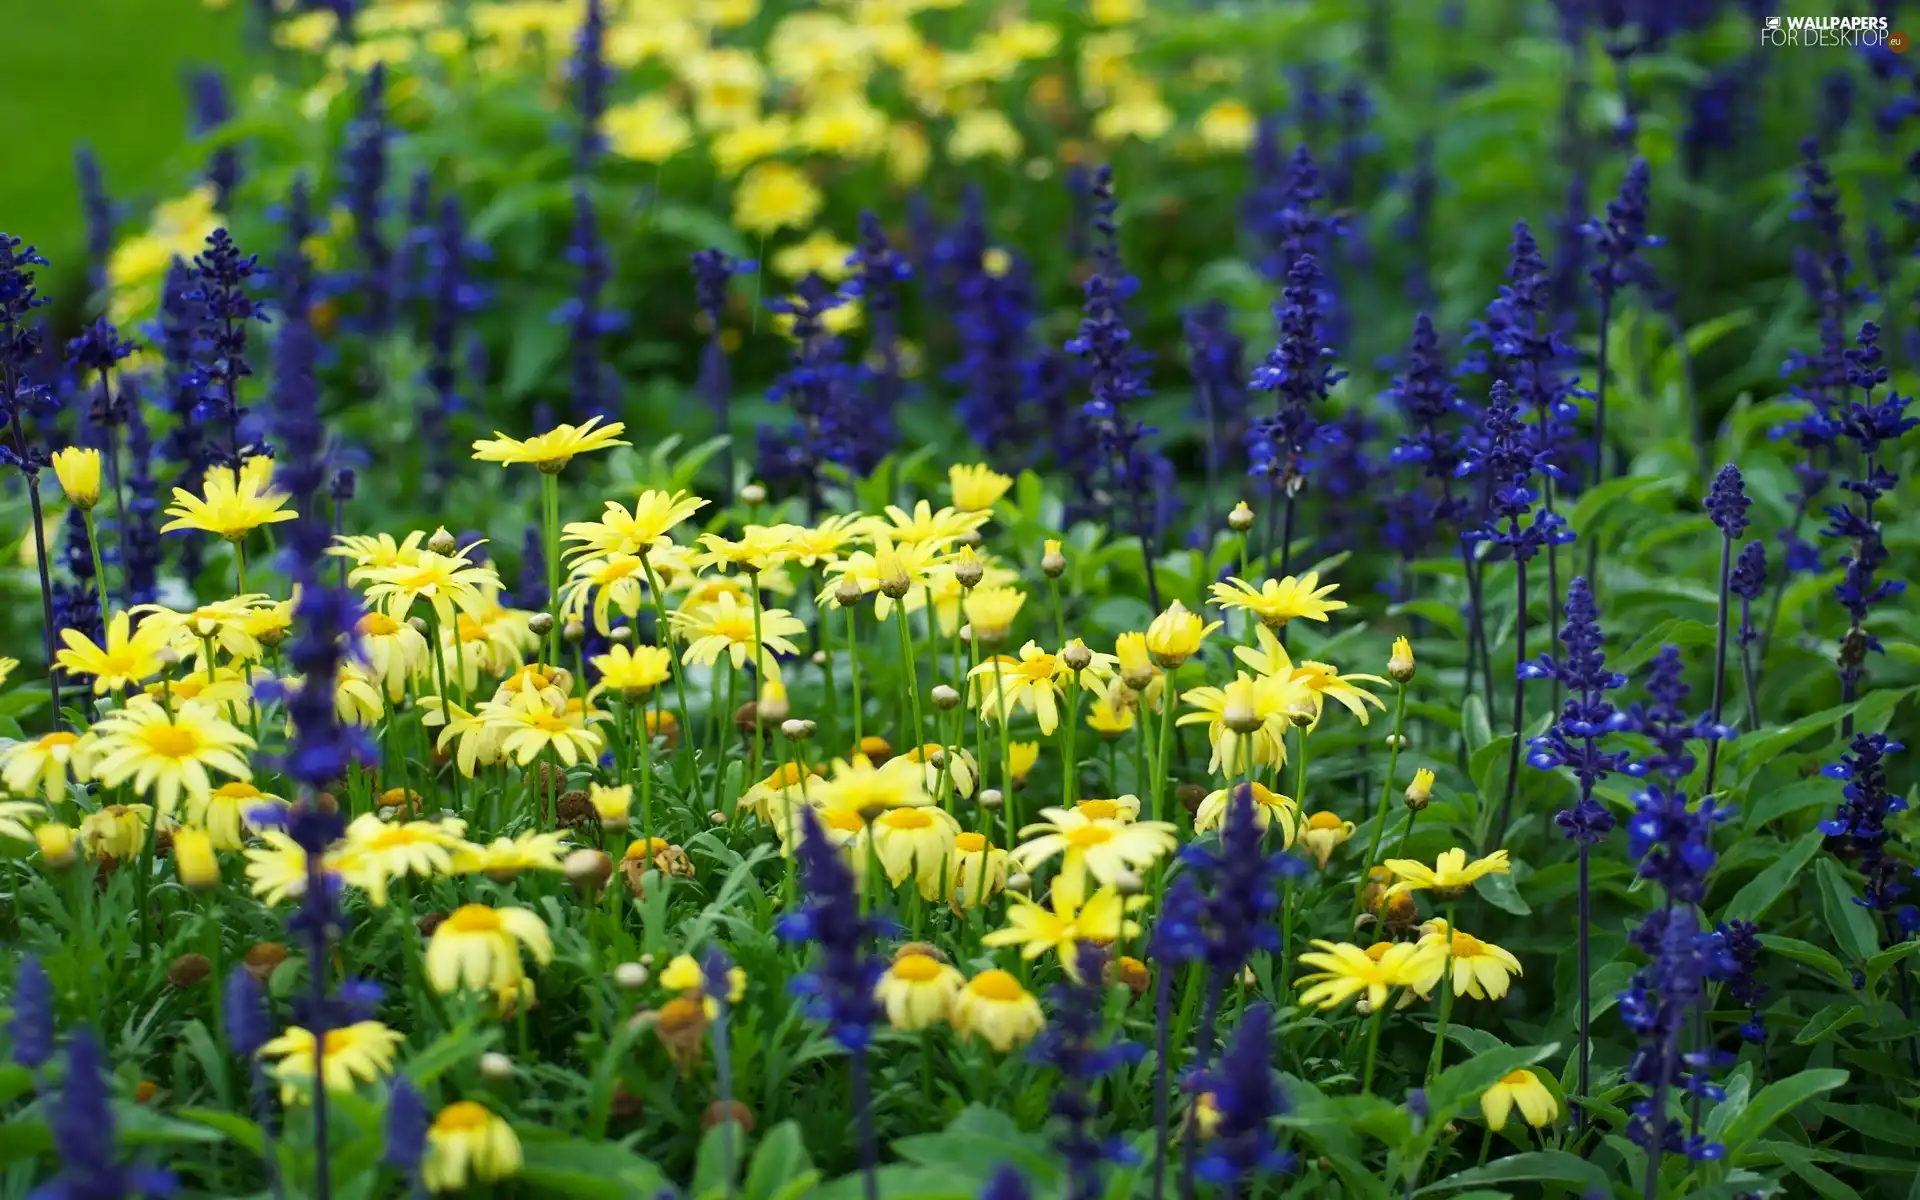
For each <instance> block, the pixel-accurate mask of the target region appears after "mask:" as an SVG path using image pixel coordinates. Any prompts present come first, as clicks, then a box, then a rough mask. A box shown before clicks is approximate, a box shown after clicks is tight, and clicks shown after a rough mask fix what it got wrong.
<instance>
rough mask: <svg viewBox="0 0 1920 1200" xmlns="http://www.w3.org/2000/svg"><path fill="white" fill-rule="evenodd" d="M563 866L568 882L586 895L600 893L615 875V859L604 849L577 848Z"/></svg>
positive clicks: (568, 856)
mask: <svg viewBox="0 0 1920 1200" xmlns="http://www.w3.org/2000/svg"><path fill="white" fill-rule="evenodd" d="M561 866H562V869H563V870H564V871H565V873H566V876H567V882H568V883H571V884H572V885H573V886H574V890H576V891H578V892H581V893H583V894H586V895H593V894H596V893H598V892H599V891H600V889H601V888H603V887H605V886H607V880H608V879H610V878H612V876H613V859H611V858H609V857H607V852H606V851H604V850H575V851H574V852H573V853H572V854H569V855H567V858H566V861H565V862H564V863H562V864H561Z"/></svg>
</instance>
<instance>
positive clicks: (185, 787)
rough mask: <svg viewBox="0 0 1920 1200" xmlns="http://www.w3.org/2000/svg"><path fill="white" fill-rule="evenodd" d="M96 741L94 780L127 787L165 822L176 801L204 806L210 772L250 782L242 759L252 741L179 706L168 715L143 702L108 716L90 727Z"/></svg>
mask: <svg viewBox="0 0 1920 1200" xmlns="http://www.w3.org/2000/svg"><path fill="white" fill-rule="evenodd" d="M94 732H95V733H96V734H97V735H98V737H99V746H98V751H97V752H98V755H99V757H98V760H97V761H96V763H95V764H94V767H93V771H94V774H95V775H96V776H97V777H98V778H99V779H100V781H101V782H102V783H103V784H105V785H106V786H107V787H119V786H121V785H122V784H130V785H131V788H132V790H133V791H134V792H135V793H137V794H139V795H142V796H150V797H152V799H153V802H154V806H155V808H156V809H157V811H158V812H159V814H160V815H161V816H162V817H168V816H171V815H172V813H173V810H174V808H175V806H176V805H178V804H179V803H180V799H181V797H182V796H185V797H187V798H188V799H189V801H190V802H191V803H195V804H204V803H206V801H207V799H208V796H209V794H210V793H211V792H212V791H213V786H214V785H213V778H212V775H211V774H210V772H214V771H217V772H219V773H220V774H222V775H227V776H230V777H232V778H234V779H242V780H244V779H250V778H252V776H253V770H252V768H251V767H249V766H248V765H247V759H246V753H247V751H249V750H251V749H253V744H254V743H253V739H252V738H250V737H248V736H247V735H246V734H244V733H242V732H240V730H239V729H237V728H235V727H234V725H233V723H232V722H230V721H228V720H226V719H225V718H223V717H221V716H219V715H218V714H217V713H215V712H214V711H213V710H212V709H210V708H207V707H205V706H203V705H199V704H182V705H180V706H179V711H178V712H168V711H167V710H166V709H164V708H162V707H161V706H160V705H158V704H155V703H154V702H153V701H152V700H149V699H148V698H147V697H145V696H136V697H134V698H133V699H132V700H130V701H129V702H128V704H127V707H125V708H122V709H118V710H116V711H114V712H111V713H108V714H107V715H106V716H104V717H102V718H101V719H100V721H99V723H98V724H96V725H95V726H94Z"/></svg>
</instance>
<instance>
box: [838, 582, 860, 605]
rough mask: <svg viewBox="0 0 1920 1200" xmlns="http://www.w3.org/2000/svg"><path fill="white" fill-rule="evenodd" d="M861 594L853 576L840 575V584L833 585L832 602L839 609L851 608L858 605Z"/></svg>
mask: <svg viewBox="0 0 1920 1200" xmlns="http://www.w3.org/2000/svg"><path fill="white" fill-rule="evenodd" d="M862 594H863V593H862V592H861V591H860V585H859V584H858V583H857V582H855V581H854V578H853V576H851V575H842V576H841V577H840V582H839V583H837V584H835V585H834V588H833V602H834V603H835V604H838V605H839V606H840V607H841V608H852V607H853V606H854V605H856V604H858V603H860V597H861V595H862Z"/></svg>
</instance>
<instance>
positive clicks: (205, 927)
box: [200, 893, 227, 1061]
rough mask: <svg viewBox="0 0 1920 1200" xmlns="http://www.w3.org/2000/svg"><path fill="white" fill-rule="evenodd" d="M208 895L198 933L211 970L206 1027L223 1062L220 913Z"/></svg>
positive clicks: (224, 1036)
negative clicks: (203, 944) (205, 946)
mask: <svg viewBox="0 0 1920 1200" xmlns="http://www.w3.org/2000/svg"><path fill="white" fill-rule="evenodd" d="M217 894H218V893H209V894H208V895H207V897H206V900H205V903H204V904H203V905H202V907H201V910H200V933H201V936H203V937H204V938H206V941H207V964H208V966H209V967H210V968H211V969H210V970H209V972H208V974H207V979H208V982H209V983H210V984H211V986H210V987H208V988H207V1013H208V1015H207V1025H208V1027H210V1028H211V1029H212V1030H213V1037H214V1041H215V1042H216V1043H217V1044H218V1045H219V1047H220V1056H221V1059H222V1060H223V1061H224V1060H225V1058H226V1055H227V1022H226V1016H225V1013H224V1012H223V1011H222V1005H221V996H222V994H223V990H224V984H225V983H226V979H225V972H224V971H223V970H222V969H221V965H220V964H221V957H222V956H221V954H220V949H221V947H220V913H219V910H218V909H217V908H216V907H215V903H214V896H215V895H217Z"/></svg>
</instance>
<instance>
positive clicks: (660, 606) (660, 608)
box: [640, 553, 699, 770]
mask: <svg viewBox="0 0 1920 1200" xmlns="http://www.w3.org/2000/svg"><path fill="white" fill-rule="evenodd" d="M640 569H641V570H643V571H645V572H646V573H647V594H648V595H649V596H651V597H653V626H654V628H653V640H654V644H655V645H658V646H664V647H667V648H668V649H671V648H672V646H673V624H672V622H670V621H668V620H667V600H666V597H665V596H664V595H663V594H662V593H661V591H660V577H659V576H658V575H655V574H654V572H653V558H652V556H651V555H649V554H645V553H643V554H641V555H640ZM682 665H683V664H681V663H675V664H674V666H675V668H676V669H675V670H674V672H673V690H674V694H675V696H676V697H677V698H678V699H679V701H680V739H681V741H682V742H683V743H684V744H685V745H686V747H687V757H688V758H689V759H691V758H692V757H693V718H692V713H693V709H692V708H690V707H688V705H687V681H686V679H685V678H684V677H683V676H684V672H682V671H681V670H679V669H678V668H679V667H681V666H682ZM694 769H695V770H698V769H699V767H698V764H696V765H695V768H694Z"/></svg>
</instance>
